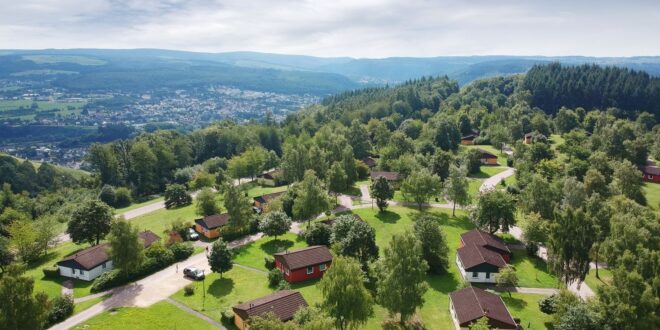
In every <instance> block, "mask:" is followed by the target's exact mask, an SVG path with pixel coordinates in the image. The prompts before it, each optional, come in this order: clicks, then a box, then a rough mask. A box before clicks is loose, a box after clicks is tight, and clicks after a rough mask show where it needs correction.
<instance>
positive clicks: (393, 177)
mask: <svg viewBox="0 0 660 330" xmlns="http://www.w3.org/2000/svg"><path fill="white" fill-rule="evenodd" d="M370 175H371V181H374V180H376V179H378V178H379V177H381V176H382V177H384V178H385V180H387V181H388V182H389V183H390V185H391V186H392V188H394V189H398V187H399V183H400V182H399V181H400V180H401V175H400V174H399V172H384V171H380V172H379V171H372V172H371V174H370Z"/></svg>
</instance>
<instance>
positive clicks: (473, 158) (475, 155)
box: [461, 149, 481, 174]
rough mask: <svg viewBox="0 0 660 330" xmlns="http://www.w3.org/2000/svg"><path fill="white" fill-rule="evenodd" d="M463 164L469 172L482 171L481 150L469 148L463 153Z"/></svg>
mask: <svg viewBox="0 0 660 330" xmlns="http://www.w3.org/2000/svg"><path fill="white" fill-rule="evenodd" d="M461 163H462V165H463V167H464V168H465V169H467V173H468V174H476V173H479V171H481V152H480V151H479V150H477V149H469V150H468V151H467V152H466V153H465V155H463V160H462V162H461Z"/></svg>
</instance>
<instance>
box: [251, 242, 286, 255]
mask: <svg viewBox="0 0 660 330" xmlns="http://www.w3.org/2000/svg"><path fill="white" fill-rule="evenodd" d="M293 245H294V243H293V242H292V241H289V240H281V239H274V240H271V241H269V242H266V243H264V244H261V246H260V247H259V248H260V249H261V250H262V251H264V252H266V253H267V254H269V255H271V254H273V253H277V252H282V251H286V250H287V249H289V248H291V247H292V246H293Z"/></svg>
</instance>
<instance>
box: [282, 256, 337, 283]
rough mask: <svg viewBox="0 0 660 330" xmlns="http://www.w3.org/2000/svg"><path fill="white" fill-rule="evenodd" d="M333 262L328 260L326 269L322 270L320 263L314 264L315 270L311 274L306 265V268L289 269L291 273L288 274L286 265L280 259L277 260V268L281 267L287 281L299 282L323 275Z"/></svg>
mask: <svg viewBox="0 0 660 330" xmlns="http://www.w3.org/2000/svg"><path fill="white" fill-rule="evenodd" d="M331 263H332V262H328V263H326V264H325V267H326V268H325V271H321V268H320V264H319V265H314V272H313V273H311V274H307V268H306V267H305V268H301V269H296V270H293V271H289V274H288V275H287V273H286V269H285V268H284V265H282V264H281V263H280V261H279V260H275V267H277V269H279V270H280V271H281V272H282V274H284V279H285V280H286V281H287V282H289V283H297V282H302V281H308V280H313V279H316V278H321V277H323V273H325V272H326V271H327V270H328V268H330V264H331Z"/></svg>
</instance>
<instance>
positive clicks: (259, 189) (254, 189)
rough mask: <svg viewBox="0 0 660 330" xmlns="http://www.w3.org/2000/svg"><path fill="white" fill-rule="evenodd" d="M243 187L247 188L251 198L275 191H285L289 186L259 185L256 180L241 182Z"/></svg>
mask: <svg viewBox="0 0 660 330" xmlns="http://www.w3.org/2000/svg"><path fill="white" fill-rule="evenodd" d="M241 187H243V188H244V189H246V191H247V194H248V196H249V197H250V198H252V197H257V196H261V195H266V194H270V193H274V192H280V191H285V190H286V189H287V186H279V187H268V186H259V185H258V184H256V183H254V182H250V183H245V184H241Z"/></svg>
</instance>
